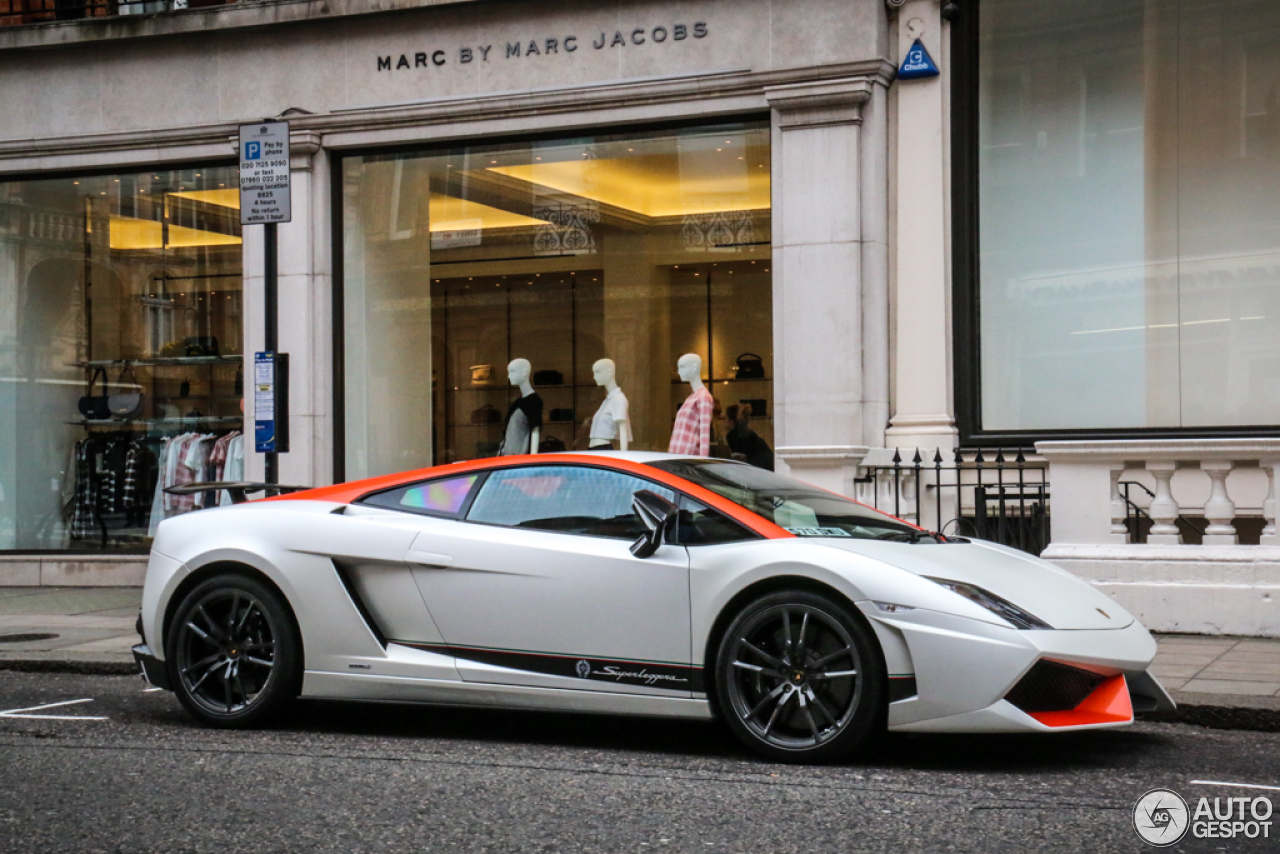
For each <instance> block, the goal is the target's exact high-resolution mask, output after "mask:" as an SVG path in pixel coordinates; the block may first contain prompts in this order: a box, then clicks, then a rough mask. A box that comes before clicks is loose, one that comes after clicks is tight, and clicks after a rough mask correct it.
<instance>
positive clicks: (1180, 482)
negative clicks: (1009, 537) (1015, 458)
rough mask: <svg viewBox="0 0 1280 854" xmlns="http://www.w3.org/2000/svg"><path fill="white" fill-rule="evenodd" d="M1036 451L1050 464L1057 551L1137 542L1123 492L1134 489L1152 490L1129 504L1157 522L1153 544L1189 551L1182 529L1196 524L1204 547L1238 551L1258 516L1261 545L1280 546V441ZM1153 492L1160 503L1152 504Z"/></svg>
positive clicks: (1063, 446)
mask: <svg viewBox="0 0 1280 854" xmlns="http://www.w3.org/2000/svg"><path fill="white" fill-rule="evenodd" d="M1036 450H1037V452H1038V453H1039V454H1040V455H1042V456H1043V457H1044V458H1045V459H1046V460H1048V461H1049V464H1050V482H1051V483H1052V484H1053V494H1054V519H1053V541H1054V542H1055V543H1097V544H1102V543H1133V542H1136V539H1135V533H1136V532H1135V531H1133V530H1130V527H1129V526H1126V524H1125V520H1126V518H1129V517H1131V516H1132V515H1133V514H1132V513H1130V507H1129V506H1128V503H1127V502H1126V496H1125V495H1124V494H1123V492H1122V488H1121V487H1122V484H1123V483H1124V482H1126V481H1130V482H1136V483H1139V484H1143V485H1144V486H1146V485H1147V484H1150V486H1147V488H1146V489H1140V490H1138V491H1137V492H1136V493H1135V492H1134V491H1130V492H1129V495H1128V496H1127V497H1128V499H1129V500H1130V501H1132V502H1133V504H1134V505H1137V506H1138V507H1140V508H1141V509H1142V510H1143V511H1144V512H1145V513H1146V514H1147V515H1148V516H1150V518H1151V522H1152V524H1151V529H1150V532H1149V533H1148V534H1147V536H1146V542H1147V543H1148V544H1151V545H1162V546H1170V545H1181V544H1183V538H1182V535H1181V533H1180V532H1179V528H1178V525H1177V522H1178V519H1179V517H1188V516H1189V517H1200V518H1203V519H1204V520H1205V522H1207V523H1208V524H1207V527H1206V528H1205V531H1204V537H1203V545H1206V546H1233V545H1238V544H1240V537H1239V533H1238V532H1237V530H1236V526H1235V520H1236V518H1237V516H1256V517H1261V518H1262V519H1263V520H1264V526H1263V530H1262V535H1261V540H1260V541H1259V543H1257V544H1260V545H1280V541H1277V539H1276V513H1275V504H1276V501H1275V481H1276V468H1277V467H1278V466H1280V439H1195V440H1153V441H1103V442H1087V441H1082V442H1039V443H1037V444H1036ZM1175 487H1176V488H1175ZM1147 490H1149V491H1150V492H1152V493H1154V496H1152V497H1150V498H1149V500H1144V496H1145V494H1146V491H1147ZM1144 505H1145V506H1144ZM1104 507H1105V508H1106V515H1105V518H1104V516H1103V508H1104ZM1255 530H1256V529H1255Z"/></svg>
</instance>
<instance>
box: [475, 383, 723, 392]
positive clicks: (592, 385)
mask: <svg viewBox="0 0 1280 854" xmlns="http://www.w3.org/2000/svg"><path fill="white" fill-rule="evenodd" d="M717 382H718V381H717ZM575 388H601V386H598V385H596V384H595V383H580V384H578V385H570V384H568V383H563V384H561V385H536V386H534V387H533V390H534V391H544V390H555V389H566V390H568V389H575ZM515 389H516V386H513V385H510V386H500V385H464V386H458V387H457V388H455V389H453V390H454V391H455V392H459V391H514V390H515Z"/></svg>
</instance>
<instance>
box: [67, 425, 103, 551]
mask: <svg viewBox="0 0 1280 854" xmlns="http://www.w3.org/2000/svg"><path fill="white" fill-rule="evenodd" d="M93 466H94V461H93V451H92V440H90V439H85V440H84V441H81V442H77V443H76V456H75V478H76V491H75V498H74V499H73V501H72V508H71V539H73V540H83V539H86V538H88V537H92V536H93V535H94V519H95V516H96V511H95V508H96V505H97V502H96V500H95V499H96V496H95V495H94V483H93Z"/></svg>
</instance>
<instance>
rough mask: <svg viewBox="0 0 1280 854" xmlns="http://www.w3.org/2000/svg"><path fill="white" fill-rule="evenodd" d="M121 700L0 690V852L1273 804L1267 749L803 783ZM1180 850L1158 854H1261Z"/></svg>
mask: <svg viewBox="0 0 1280 854" xmlns="http://www.w3.org/2000/svg"><path fill="white" fill-rule="evenodd" d="M144 688H145V686H144V685H143V684H142V683H141V681H139V680H138V679H136V678H133V677H111V676H77V675H70V674H41V673H16V672H0V851H3V852H6V854H7V852H22V854H26V852H45V851H58V852H77V854H80V852H206V851H207V852H242V851H243V852H250V851H252V852H305V853H306V854H312V852H328V851H335V852H366V851H367V852H383V851H396V852H398V851H405V852H452V851H468V852H469V851H484V852H503V854H506V852H517V851H539V852H542V851H545V852H575V851H600V852H607V854H615V853H616V852H644V851H655V852H656V851H671V852H677V851H678V852H707V854H720V852H744V853H745V852H753V853H754V852H792V851H795V852H841V854H843V852H857V851H901V852H933V851H973V852H984V853H985V852H1023V851H1062V852H1104V851H1153V850H1156V849H1152V848H1148V847H1146V846H1145V845H1144V844H1143V843H1142V842H1141V841H1140V840H1139V839H1138V837H1137V835H1136V834H1135V832H1134V830H1133V828H1132V826H1131V820H1132V808H1133V805H1134V803H1135V801H1136V800H1137V798H1138V797H1139V796H1141V795H1142V794H1143V793H1144V792H1146V791H1148V790H1150V789H1152V788H1155V787H1159V786H1165V787H1169V788H1171V789H1174V790H1175V791H1178V792H1180V793H1181V794H1182V795H1183V796H1184V797H1186V798H1187V799H1188V800H1189V801H1191V802H1192V804H1193V805H1194V803H1195V801H1194V799H1195V798H1198V797H1200V796H1201V795H1205V796H1208V797H1213V796H1220V797H1231V796H1240V795H1249V796H1250V797H1253V796H1257V795H1260V794H1262V795H1268V794H1269V796H1270V797H1271V800H1272V802H1273V803H1275V804H1276V805H1277V811H1276V815H1275V817H1274V820H1273V821H1274V825H1275V830H1277V831H1280V791H1276V792H1270V793H1267V792H1265V791H1260V790H1252V791H1251V790H1240V789H1225V788H1218V787H1209V786H1205V785H1202V784H1194V785H1193V784H1192V783H1191V781H1192V780H1215V781H1225V782H1245V783H1253V784H1263V785H1271V786H1277V785H1280V735H1278V734H1267V733H1252V732H1241V731H1223V730H1207V729H1202V728H1198V727H1191V726H1186V725H1179V724H1154V723H1140V724H1138V725H1137V726H1134V727H1132V728H1129V729H1126V730H1120V731H1108V732H1094V733H1085V734H1075V735H1066V736H1057V737H1021V736H1019V737H1006V736H983V737H975V736H964V737H960V736H956V737H936V736H927V737H926V736H911V737H906V736H889V737H886V738H885V739H884V741H883V743H882V744H881V745H880V746H879V747H878V749H877V750H876V752H875V753H874V755H872V756H870V757H866V758H863V759H861V760H859V761H855V762H850V763H847V764H845V765H841V766H834V767H820V768H809V767H797V766H787V765H775V764H770V763H766V762H763V761H759V760H757V759H755V758H754V757H752V756H751V755H750V754H747V753H746V752H744V751H743V750H742V749H740V748H739V747H738V746H737V744H736V743H735V742H734V741H733V740H732V738H731V737H730V736H729V735H728V734H727V733H726V732H725V731H724V730H722V729H721V728H720V727H719V726H717V725H715V724H705V723H688V722H679V721H655V720H647V719H635V718H619V717H594V716H579V715H559V714H555V715H553V714H537V713H528V712H519V713H517V712H510V713H508V712H497V711H476V710H464V709H439V708H426V707H415V706H401V705H397V706H389V705H364V704H348V703H307V704H302V705H301V706H300V707H299V708H298V709H297V711H296V713H295V714H294V715H293V716H292V717H291V718H290V719H289V720H288V721H286V722H285V723H284V724H283V725H281V726H279V727H278V728H275V729H270V730H262V731H253V732H229V731H216V730H209V729H203V728H201V727H199V726H197V725H196V724H194V723H193V721H192V720H191V719H190V718H189V717H187V715H186V714H185V713H184V712H183V710H182V709H181V707H180V706H179V705H178V703H177V701H176V700H175V699H174V698H173V696H172V695H170V694H168V693H167V692H159V691H155V692H149V693H148V692H145V691H144ZM84 699H90V700H91V702H85V703H74V704H70V705H63V706H50V707H46V708H44V709H37V710H34V711H30V712H19V714H36V715H66V716H86V717H102V718H105V720H87V719H82V720H58V719H50V718H38V719H32V718H18V717H15V716H14V713H13V710H15V709H28V708H30V707H34V706H42V705H45V704H51V703H61V702H65V701H69V700H84ZM1193 808H1194V806H1193ZM1275 835H1276V834H1273V837H1274V836H1275ZM1185 843H1186V844H1183V845H1182V846H1180V847H1177V848H1173V849H1166V850H1185V851H1254V850H1256V851H1276V852H1280V839H1276V838H1271V839H1269V840H1267V841H1266V842H1261V841H1254V842H1252V843H1247V842H1245V841H1243V840H1241V841H1221V840H1215V841H1208V840H1191V839H1189V838H1188V839H1187V840H1185Z"/></svg>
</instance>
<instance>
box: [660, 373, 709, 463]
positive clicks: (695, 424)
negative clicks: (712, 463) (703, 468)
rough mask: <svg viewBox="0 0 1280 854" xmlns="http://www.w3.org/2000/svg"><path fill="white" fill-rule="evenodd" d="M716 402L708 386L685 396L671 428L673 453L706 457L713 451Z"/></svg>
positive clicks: (671, 449)
mask: <svg viewBox="0 0 1280 854" xmlns="http://www.w3.org/2000/svg"><path fill="white" fill-rule="evenodd" d="M715 406H716V402H715V400H714V399H713V398H712V397H711V392H709V391H707V389H706V387H705V386H704V387H703V388H700V389H698V390H697V391H695V392H694V393H693V394H691V395H689V396H688V397H686V398H685V400H684V403H682V404H681V405H680V411H679V412H677V413H676V423H675V427H673V428H672V430H671V445H670V447H668V448H667V451H668V452H669V453H672V454H692V455H695V456H699V457H705V456H707V455H709V454H710V453H711V413H712V411H713V410H714V409H715Z"/></svg>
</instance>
